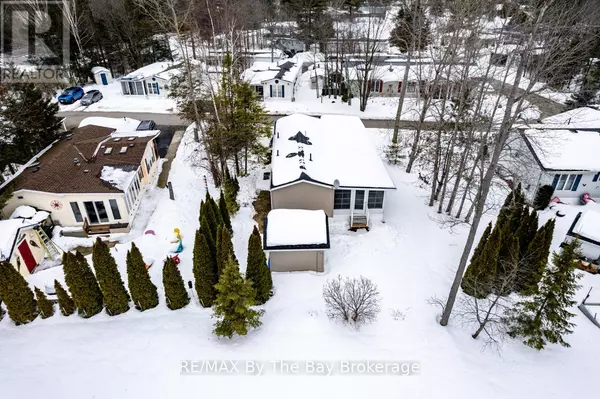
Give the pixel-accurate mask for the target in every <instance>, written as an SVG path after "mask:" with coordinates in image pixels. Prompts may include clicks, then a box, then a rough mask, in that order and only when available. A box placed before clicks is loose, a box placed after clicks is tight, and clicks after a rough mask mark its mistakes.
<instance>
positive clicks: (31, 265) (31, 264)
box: [18, 240, 37, 273]
mask: <svg viewBox="0 0 600 399" xmlns="http://www.w3.org/2000/svg"><path fill="white" fill-rule="evenodd" d="M18 248H19V252H20V253H21V258H23V261H24V262H25V266H27V269H28V270H29V273H32V272H33V269H35V267H36V266H37V262H36V261H35V258H34V257H33V254H32V253H31V249H29V245H28V244H27V240H23V242H22V243H20V244H19V247H18Z"/></svg>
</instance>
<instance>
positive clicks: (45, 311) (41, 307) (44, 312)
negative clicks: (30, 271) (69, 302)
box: [35, 287, 54, 319]
mask: <svg viewBox="0 0 600 399" xmlns="http://www.w3.org/2000/svg"><path fill="white" fill-rule="evenodd" d="M35 299H36V301H37V307H38V312H39V314H40V315H41V316H42V319H47V318H48V317H52V316H53V315H54V304H53V303H52V301H51V300H49V299H48V298H46V295H45V294H44V293H43V292H42V290H40V289H39V288H38V287H35Z"/></svg>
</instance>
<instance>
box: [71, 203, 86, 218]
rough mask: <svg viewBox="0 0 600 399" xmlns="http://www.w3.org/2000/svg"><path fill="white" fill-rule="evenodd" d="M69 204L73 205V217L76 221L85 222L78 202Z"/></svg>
mask: <svg viewBox="0 0 600 399" xmlns="http://www.w3.org/2000/svg"><path fill="white" fill-rule="evenodd" d="M69 204H70V205H71V210H72V211H73V216H75V221H76V222H83V216H81V209H79V204H78V203H77V202H69Z"/></svg>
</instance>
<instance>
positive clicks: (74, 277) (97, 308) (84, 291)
mask: <svg viewBox="0 0 600 399" xmlns="http://www.w3.org/2000/svg"><path fill="white" fill-rule="evenodd" d="M63 271H64V272H65V283H67V287H69V291H70V292H71V295H73V302H75V306H77V309H78V311H79V314H80V315H82V316H83V317H86V318H87V317H92V316H94V315H96V314H98V313H100V312H101V311H102V308H103V298H102V291H100V287H99V286H98V282H97V281H96V276H94V273H92V269H91V268H90V265H89V264H88V262H87V260H86V259H85V258H84V256H83V255H82V254H81V253H80V252H76V253H75V255H73V254H72V253H70V252H65V254H64V256H63Z"/></svg>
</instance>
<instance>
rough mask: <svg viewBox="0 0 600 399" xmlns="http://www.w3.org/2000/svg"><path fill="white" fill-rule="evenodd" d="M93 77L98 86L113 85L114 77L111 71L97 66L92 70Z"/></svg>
mask: <svg viewBox="0 0 600 399" xmlns="http://www.w3.org/2000/svg"><path fill="white" fill-rule="evenodd" d="M91 73H92V76H93V77H94V82H96V84H97V85H102V86H107V85H108V84H109V83H112V81H113V77H112V74H111V73H110V71H109V70H108V69H106V68H104V67H101V66H96V67H93V68H92V70H91Z"/></svg>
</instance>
